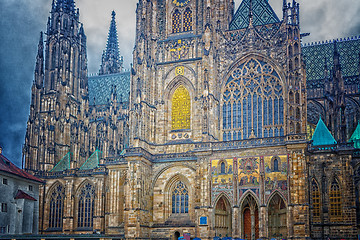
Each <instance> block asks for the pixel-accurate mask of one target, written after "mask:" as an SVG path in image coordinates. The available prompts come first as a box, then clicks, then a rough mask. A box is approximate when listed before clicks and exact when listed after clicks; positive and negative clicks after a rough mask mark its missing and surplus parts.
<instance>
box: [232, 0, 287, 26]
mask: <svg viewBox="0 0 360 240" xmlns="http://www.w3.org/2000/svg"><path fill="white" fill-rule="evenodd" d="M250 2H251V4H250ZM250 7H251V9H252V16H253V25H254V26H261V25H267V24H273V23H278V22H280V20H279V18H278V17H277V16H276V13H275V12H274V10H273V9H272V7H271V6H270V4H269V2H268V0H243V1H242V3H241V4H240V6H239V8H238V10H237V11H236V13H235V15H234V18H233V20H232V21H231V23H230V30H236V29H243V28H247V27H248V26H249V11H250Z"/></svg>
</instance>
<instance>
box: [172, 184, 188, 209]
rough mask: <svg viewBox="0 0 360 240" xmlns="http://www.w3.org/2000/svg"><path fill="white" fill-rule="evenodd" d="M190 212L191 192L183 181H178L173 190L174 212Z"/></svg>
mask: <svg viewBox="0 0 360 240" xmlns="http://www.w3.org/2000/svg"><path fill="white" fill-rule="evenodd" d="M188 212H189V192H188V189H187V187H186V185H185V184H184V183H183V182H181V181H180V182H178V183H177V184H176V186H175V188H174V189H173V191H172V213H188Z"/></svg>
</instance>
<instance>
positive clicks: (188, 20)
mask: <svg viewBox="0 0 360 240" xmlns="http://www.w3.org/2000/svg"><path fill="white" fill-rule="evenodd" d="M183 19H184V20H183V25H184V28H183V31H184V32H189V31H191V30H192V11H191V9H190V8H186V10H185V12H184V18H183Z"/></svg>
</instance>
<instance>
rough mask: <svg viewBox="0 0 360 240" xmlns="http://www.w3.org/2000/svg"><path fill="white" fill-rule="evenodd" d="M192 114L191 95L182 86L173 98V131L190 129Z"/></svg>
mask: <svg viewBox="0 0 360 240" xmlns="http://www.w3.org/2000/svg"><path fill="white" fill-rule="evenodd" d="M190 112H191V103H190V94H189V92H188V90H187V89H186V88H185V87H184V86H180V87H178V88H177V89H176V90H175V92H174V95H173V97H172V109H171V126H172V127H171V129H172V130H180V129H190Z"/></svg>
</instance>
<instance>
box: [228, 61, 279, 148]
mask: <svg viewBox="0 0 360 240" xmlns="http://www.w3.org/2000/svg"><path fill="white" fill-rule="evenodd" d="M222 104H223V105H222V108H221V109H222V110H223V112H222V114H223V116H222V119H223V123H222V128H223V140H224V141H231V140H243V139H249V138H263V137H277V136H284V132H285V131H284V89H283V84H282V81H281V80H280V76H279V74H278V73H277V71H276V70H275V68H274V67H273V66H272V65H270V64H269V63H266V62H264V61H261V60H258V59H254V58H251V59H249V60H247V61H246V62H245V63H243V64H241V65H240V66H238V67H236V68H235V69H234V70H233V71H232V72H231V74H230V76H229V78H228V80H227V82H226V84H225V87H224V89H223V94H222Z"/></svg>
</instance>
